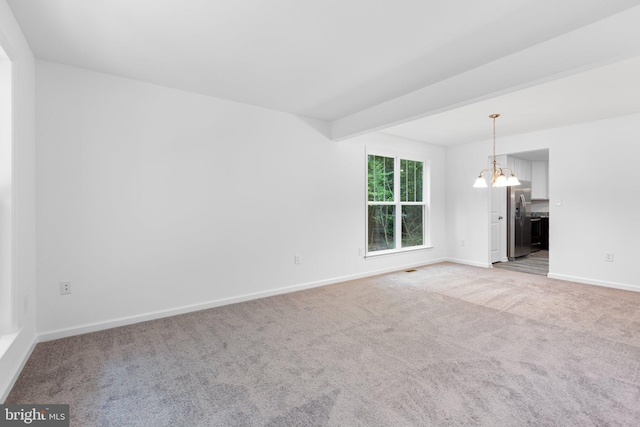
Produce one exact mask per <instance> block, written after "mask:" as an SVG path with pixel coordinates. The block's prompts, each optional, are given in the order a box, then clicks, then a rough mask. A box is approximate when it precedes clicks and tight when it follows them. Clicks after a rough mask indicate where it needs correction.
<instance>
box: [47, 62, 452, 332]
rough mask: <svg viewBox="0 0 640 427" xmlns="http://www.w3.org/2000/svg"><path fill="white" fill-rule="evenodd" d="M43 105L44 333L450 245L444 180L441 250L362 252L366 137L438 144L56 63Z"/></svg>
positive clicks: (437, 218)
mask: <svg viewBox="0 0 640 427" xmlns="http://www.w3.org/2000/svg"><path fill="white" fill-rule="evenodd" d="M36 104H37V168H38V181H37V182H38V184H37V189H38V203H39V206H38V218H37V223H38V330H39V332H41V333H42V334H43V337H44V338H45V339H47V338H54V337H58V336H63V335H68V334H73V333H78V332H82V331H86V330H94V329H99V328H102V327H108V326H113V325H116V324H121V323H126V322H131V321H135V320H141V319H143V318H146V317H145V316H147V315H148V316H149V317H154V316H158V315H166V314H171V313H176V312H179V311H181V310H183V309H184V310H189V309H194V308H202V307H205V306H208V305H215V304H219V303H221V302H229V301H234V300H236V299H238V298H244V297H251V296H259V295H264V294H268V293H270V292H276V291H278V290H281V289H282V288H287V287H295V286H306V285H315V284H322V283H326V282H330V281H334V280H339V279H341V278H348V277H354V276H358V275H366V274H371V273H374V272H377V271H385V270H390V269H398V268H403V267H404V266H408V265H418V264H424V263H428V262H430V261H434V260H440V259H444V258H445V250H446V249H445V234H444V233H445V230H444V221H445V215H444V212H445V205H444V202H445V199H444V182H443V181H441V180H434V183H433V195H432V202H433V215H434V229H433V233H434V236H433V244H434V246H435V247H434V249H431V250H422V251H416V252H411V253H406V254H402V255H393V256H387V257H380V258H376V259H367V260H365V259H363V258H362V257H359V256H358V248H359V247H363V246H364V244H365V229H364V221H365V212H366V211H365V145H366V144H374V145H376V146H382V147H393V148H394V149H401V150H403V151H409V152H417V153H426V155H427V156H428V157H429V158H430V159H432V167H433V169H434V172H435V173H436V174H438V175H442V173H443V172H444V168H443V167H444V149H443V148H441V147H434V146H429V145H425V144H421V143H417V142H414V141H409V140H403V139H399V138H395V137H390V136H385V135H381V134H377V135H370V136H366V137H360V138H358V139H355V140H350V141H344V142H340V143H337V142H332V141H330V140H329V139H328V138H327V137H326V136H325V134H324V133H325V132H324V131H326V130H327V129H328V126H327V125H326V124H325V123H322V122H316V121H311V120H305V119H302V118H300V117H297V116H293V115H289V114H284V113H280V112H275V111H271V110H266V109H262V108H257V107H252V106H248V105H243V104H238V103H233V102H228V101H223V100H219V99H215V98H210V97H206V96H201V95H197V94H193V93H187V92H182V91H178V90H174V89H168V88H164V87H160V86H155V85H152V84H147V83H142V82H137V81H132V80H127V79H123V78H119V77H114V76H110V75H105V74H99V73H94V72H89V71H86V70H81V69H78V68H73V67H68V66H63V65H59V64H55V63H50V62H46V61H38V62H37V103H36ZM294 254H300V255H301V256H302V264H301V265H294ZM65 280H69V281H71V282H72V294H71V295H66V296H61V295H59V285H58V284H59V282H60V281H65Z"/></svg>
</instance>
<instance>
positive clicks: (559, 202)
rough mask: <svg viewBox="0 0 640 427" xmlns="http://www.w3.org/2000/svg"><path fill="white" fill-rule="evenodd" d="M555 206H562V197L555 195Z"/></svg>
mask: <svg viewBox="0 0 640 427" xmlns="http://www.w3.org/2000/svg"><path fill="white" fill-rule="evenodd" d="M556 206H562V197H556Z"/></svg>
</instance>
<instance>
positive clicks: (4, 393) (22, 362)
mask: <svg viewBox="0 0 640 427" xmlns="http://www.w3.org/2000/svg"><path fill="white" fill-rule="evenodd" d="M21 333H22V329H19V330H18V331H16V332H14V333H12V334H10V335H11V338H12V342H11V344H9V347H10V346H11V345H13V343H15V341H16V340H17V339H18V337H19V336H20V334H21ZM5 337H6V336H5ZM37 343H38V337H37V336H34V337H33V338H32V340H31V345H30V346H29V348H27V350H26V351H25V352H24V354H23V355H22V357H21V358H20V359H19V360H20V363H19V364H18V366H17V367H16V369H15V370H14V372H13V375H12V376H11V379H10V380H9V383H8V384H7V388H6V389H5V390H2V391H1V392H2V394H1V395H0V403H4V402H5V400H7V397H9V393H11V390H12V389H13V386H14V385H15V384H16V381H18V378H19V377H20V374H21V373H22V370H23V369H24V366H25V365H26V364H27V361H28V360H29V358H30V357H31V353H33V350H34V349H35V348H36V344H37ZM7 350H8V348H7Z"/></svg>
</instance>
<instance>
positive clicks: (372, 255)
mask: <svg viewBox="0 0 640 427" xmlns="http://www.w3.org/2000/svg"><path fill="white" fill-rule="evenodd" d="M431 249H433V246H415V247H411V248H404V249H393V250H389V251H376V252H370V253H367V254H366V255H365V256H364V258H365V259H367V258H378V257H383V256H387V255H402V254H406V253H407V252H416V251H424V250H431Z"/></svg>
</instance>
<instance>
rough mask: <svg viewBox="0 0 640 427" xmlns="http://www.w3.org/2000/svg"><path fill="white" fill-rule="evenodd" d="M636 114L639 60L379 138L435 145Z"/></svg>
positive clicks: (442, 115)
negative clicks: (394, 138) (399, 138)
mask: <svg viewBox="0 0 640 427" xmlns="http://www.w3.org/2000/svg"><path fill="white" fill-rule="evenodd" d="M493 113H498V114H500V117H498V118H497V119H496V129H497V131H496V133H497V135H498V137H499V136H507V135H514V134H519V133H526V132H533V131H536V130H541V129H548V128H553V127H558V126H566V125H570V124H575V123H581V122H586V121H591V120H600V119H604V118H609V117H616V116H622V115H627V114H634V113H640V57H635V58H632V59H628V60H624V61H620V62H617V63H615V64H612V65H608V66H604V67H600V68H597V69H594V70H590V71H586V72H583V73H578V74H574V75H571V76H568V77H564V78H561V79H558V80H554V81H551V82H548V83H544V84H540V85H537V86H533V87H530V88H527V89H524V90H520V91H516V92H511V93H509V94H506V95H503V96H498V97H495V98H491V99H488V100H485V101H481V102H477V103H473V104H470V105H466V106H463V107H460V108H456V109H453V110H449V111H446V112H444V113H440V114H435V115H432V116H429V117H425V118H423V119H418V120H414V121H411V122H408V123H404V124H401V125H398V126H393V127H390V128H387V129H385V130H384V131H383V132H384V133H389V134H391V135H397V136H401V137H404V138H409V139H415V140H418V141H424V142H430V143H433V144H437V145H455V144H462V143H465V142H472V141H479V140H483V139H491V138H492V136H493V124H492V120H491V119H490V118H489V115H490V114H493Z"/></svg>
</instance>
